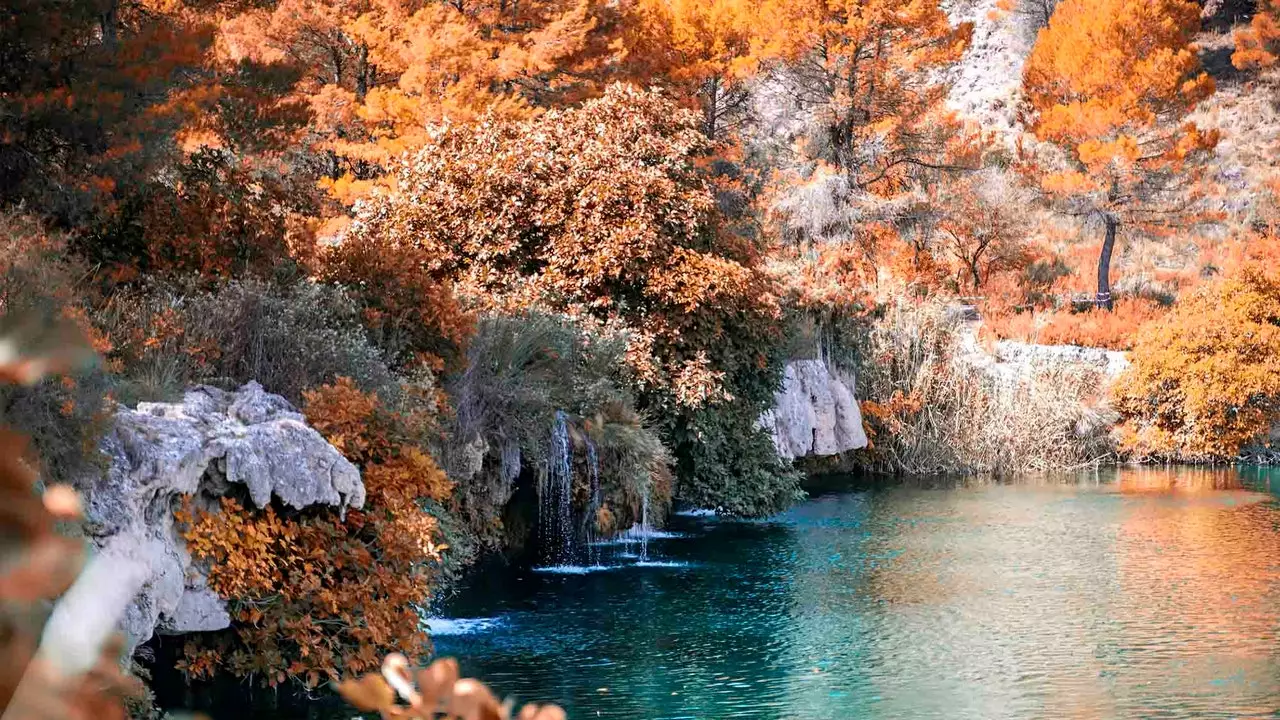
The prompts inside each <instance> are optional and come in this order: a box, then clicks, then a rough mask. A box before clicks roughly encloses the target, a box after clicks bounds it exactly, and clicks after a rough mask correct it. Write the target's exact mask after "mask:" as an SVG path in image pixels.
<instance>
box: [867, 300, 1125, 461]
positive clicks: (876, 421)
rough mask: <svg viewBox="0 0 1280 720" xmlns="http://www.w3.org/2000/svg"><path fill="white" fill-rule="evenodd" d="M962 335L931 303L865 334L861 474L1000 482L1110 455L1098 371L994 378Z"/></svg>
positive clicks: (900, 309)
mask: <svg viewBox="0 0 1280 720" xmlns="http://www.w3.org/2000/svg"><path fill="white" fill-rule="evenodd" d="M964 333H965V330H964V329H963V328H961V327H960V321H958V320H954V319H949V318H948V316H947V314H946V313H945V311H944V309H943V308H942V307H940V306H937V305H924V306H903V305H899V306H895V307H892V308H890V309H888V311H887V312H886V314H885V316H884V317H883V318H881V319H880V320H878V321H877V323H876V324H875V326H874V327H873V328H872V330H871V331H870V333H869V336H868V338H867V342H868V343H869V345H868V347H869V350H870V352H868V353H866V354H865V356H864V357H865V358H866V362H864V365H863V367H862V368H861V369H860V372H859V373H858V379H859V388H858V390H859V396H860V397H863V398H866V399H867V400H866V402H864V414H865V416H866V417H867V420H868V423H869V425H870V426H871V427H870V429H871V431H872V433H871V434H872V442H873V447H872V449H871V450H870V451H869V452H867V453H866V454H865V456H864V457H863V458H862V462H863V464H864V465H865V466H866V467H867V468H868V469H871V470H875V471H883V472H894V473H905V474H939V473H960V474H990V475H996V476H1004V475H1010V474H1014V473H1025V472H1044V471H1051V470H1061V469H1065V468H1070V467H1077V466H1080V465H1083V464H1088V463H1092V462H1096V461H1099V460H1102V459H1106V458H1109V457H1110V456H1111V448H1110V443H1109V441H1108V433H1109V426H1110V418H1109V417H1108V416H1107V411H1106V410H1103V409H1099V408H1101V407H1102V403H1101V402H1100V398H1101V396H1102V383H1103V378H1102V376H1101V374H1100V373H1099V372H1098V371H1096V370H1092V369H1084V368H1079V367H1074V366H1064V367H1045V368H1031V367H1027V368H1008V369H1004V370H1002V371H1000V372H995V371H993V370H992V369H991V367H990V366H989V365H986V364H984V363H983V362H982V361H981V359H980V358H978V357H976V356H974V355H972V354H971V353H969V352H966V351H964V349H963V348H962V347H961V346H960V343H959V339H960V338H961V337H963V336H964ZM1005 370H1007V371H1005Z"/></svg>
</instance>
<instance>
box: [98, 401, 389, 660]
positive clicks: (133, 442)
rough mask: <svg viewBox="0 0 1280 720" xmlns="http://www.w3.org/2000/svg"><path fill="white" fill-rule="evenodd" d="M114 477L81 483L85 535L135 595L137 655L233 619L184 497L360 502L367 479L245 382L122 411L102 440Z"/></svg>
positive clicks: (132, 618)
mask: <svg viewBox="0 0 1280 720" xmlns="http://www.w3.org/2000/svg"><path fill="white" fill-rule="evenodd" d="M101 451H102V453H103V454H104V455H105V459H106V462H107V468H106V470H105V471H104V472H102V473H100V474H94V475H92V476H89V477H85V478H82V479H80V481H79V482H78V483H77V485H78V487H79V489H80V491H81V494H82V495H83V497H84V503H85V516H86V520H87V522H86V526H85V527H86V535H88V537H89V539H90V541H91V542H92V544H93V546H94V547H95V549H96V554H97V555H98V557H99V558H100V559H101V561H102V562H105V563H108V564H109V565H110V566H111V567H113V568H115V569H116V570H117V572H116V573H114V575H115V576H116V577H117V578H118V579H119V582H121V583H129V584H131V585H132V586H133V587H132V588H131V589H130V591H131V592H132V596H133V600H132V602H130V603H129V605H128V607H127V608H126V610H125V612H124V618H123V620H122V621H121V623H120V626H121V629H122V630H123V631H124V632H125V634H126V635H127V637H128V639H129V642H130V647H131V648H132V647H136V645H138V644H140V643H143V642H146V641H147V640H148V639H150V638H151V636H152V634H153V633H155V632H162V633H186V632H198V631H209V630H219V629H222V628H225V627H227V626H228V625H229V624H230V622H231V618H230V616H229V614H228V613H227V608H226V605H225V603H224V602H223V601H222V599H221V598H219V597H218V596H217V595H216V594H215V593H213V591H212V590H210V589H209V588H208V587H207V585H206V578H205V575H204V572H203V570H202V569H201V568H200V567H199V566H198V565H196V564H193V563H192V560H191V556H190V555H189V554H188V553H187V550H186V547H185V545H184V543H183V541H182V539H181V537H179V535H178V532H177V530H176V528H175V527H174V524H175V521H174V516H173V512H174V510H175V509H176V508H177V507H178V506H179V504H180V502H181V499H182V498H183V497H191V498H193V501H194V502H195V503H196V505H197V507H202V508H212V507H215V506H216V504H217V499H218V498H219V497H221V496H222V495H224V494H226V493H227V492H228V491H230V490H231V489H233V488H234V487H235V486H237V485H239V486H243V488H244V491H245V494H247V495H248V497H249V499H250V501H251V502H252V503H253V504H254V505H256V506H257V507H260V508H261V507H266V506H267V505H268V504H269V503H270V502H271V501H272V499H273V498H274V499H275V500H278V501H279V502H280V503H282V504H284V505H286V506H288V507H291V508H295V509H302V508H305V507H309V506H312V505H328V506H332V507H334V508H336V509H338V510H339V511H343V512H344V511H345V510H346V509H347V508H348V507H356V508H358V507H361V506H362V505H363V504H364V492H365V491H364V484H363V483H362V482H361V480H360V473H359V471H358V470H357V469H356V468H355V466H354V465H352V464H351V463H350V462H348V461H347V460H346V458H344V457H343V456H342V454H341V453H340V452H338V450H337V449H336V448H334V447H333V446H332V445H330V444H329V443H328V442H327V441H325V439H324V438H323V437H322V436H321V435H320V433H318V432H316V430H315V429H314V428H312V427H310V426H309V425H307V423H306V421H305V420H304V419H303V417H302V415H301V414H299V413H298V412H297V410H295V409H294V408H293V406H291V405H290V404H289V403H288V401H286V400H285V399H284V398H282V397H280V396H279V395H273V394H270V393H267V392H265V391H264V390H263V389H262V386H261V385H259V384H257V383H253V382H251V383H249V384H247V385H245V386H243V387H241V388H240V389H239V390H236V391H235V392H228V391H224V390H220V389H218V388H213V387H207V386H198V387H195V388H192V389H191V390H189V391H187V393H186V394H185V396H184V397H183V399H182V402H178V403H139V404H138V407H137V408H136V409H129V408H121V409H120V410H119V411H118V412H117V413H116V415H115V417H114V420H113V423H112V427H111V429H110V430H109V432H108V433H107V434H106V436H105V437H104V438H103V440H102V444H101Z"/></svg>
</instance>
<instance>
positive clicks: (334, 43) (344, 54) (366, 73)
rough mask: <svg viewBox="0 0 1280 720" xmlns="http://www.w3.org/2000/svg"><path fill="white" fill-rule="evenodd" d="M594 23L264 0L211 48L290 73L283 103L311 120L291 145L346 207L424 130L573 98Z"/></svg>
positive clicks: (390, 2) (532, 9)
mask: <svg viewBox="0 0 1280 720" xmlns="http://www.w3.org/2000/svg"><path fill="white" fill-rule="evenodd" d="M602 14H604V15H606V16H607V15H608V14H609V11H608V9H607V8H605V7H603V6H599V5H597V4H595V3H593V2H591V1H590V0H536V1H534V2H526V3H506V2H502V3H491V2H475V3H464V2H456V3H422V2H416V1H414V0H320V1H319V2H315V1H313V0H275V1H274V2H269V3H264V4H261V5H259V6H255V7H252V8H251V9H249V10H247V11H245V12H242V13H239V14H235V15H232V16H230V17H228V18H226V19H225V21H224V22H223V23H222V25H221V28H220V32H219V38H218V48H219V52H220V53H221V54H222V55H223V56H224V57H225V58H227V59H229V60H233V61H239V60H252V61H257V62H275V63H283V64H287V65H290V66H293V67H296V68H297V69H298V70H300V71H301V72H302V79H301V81H300V82H299V83H298V84H297V85H296V86H295V88H294V93H295V97H297V98H298V99H300V100H302V101H304V102H306V103H308V104H309V105H310V107H311V108H312V111H313V113H314V116H315V119H316V122H314V123H313V124H312V125H311V126H310V127H309V128H308V129H307V131H306V132H305V133H304V134H303V138H302V142H303V143H304V145H305V147H307V148H308V150H309V151H310V153H311V154H312V155H314V156H315V157H317V158H320V159H323V161H324V162H325V164H326V165H327V167H325V168H324V171H323V173H324V175H323V180H324V184H325V186H326V187H327V188H328V189H329V190H330V192H331V193H332V194H333V195H334V197H336V198H337V199H338V200H339V201H341V202H343V203H344V204H350V203H352V202H353V201H354V200H356V199H358V198H359V197H361V196H363V195H365V194H367V193H368V192H369V190H370V189H371V188H372V187H373V186H374V184H376V183H375V181H377V180H378V178H379V177H380V176H381V175H382V170H383V169H384V168H385V167H386V166H387V165H388V163H389V162H390V161H391V160H392V159H394V158H396V157H398V156H399V155H401V154H402V153H404V152H406V151H410V150H413V149H414V148H416V147H417V146H419V145H421V144H423V143H425V142H427V141H428V138H427V134H428V128H429V127H430V126H431V125H433V124H435V123H438V122H440V121H442V120H445V119H453V120H469V119H472V118H474V117H476V116H477V115H479V114H481V113H483V112H486V111H488V112H491V113H493V114H495V115H498V116H503V117H524V116H528V115H529V114H531V113H532V112H533V108H534V106H535V105H538V104H545V103H547V101H549V100H551V99H553V98H560V99H566V98H567V99H573V98H575V97H579V96H580V93H581V92H582V91H583V90H584V89H585V88H589V87H590V85H591V83H590V82H589V81H586V80H587V78H589V77H590V76H591V75H592V74H593V73H594V72H595V71H596V70H597V69H598V67H599V62H600V58H602V57H605V56H608V55H609V50H608V48H607V45H606V44H605V43H604V42H603V40H602V38H600V37H598V35H599V33H597V32H596V30H597V27H598V26H599V25H600V22H601V20H600V16H601V15H602Z"/></svg>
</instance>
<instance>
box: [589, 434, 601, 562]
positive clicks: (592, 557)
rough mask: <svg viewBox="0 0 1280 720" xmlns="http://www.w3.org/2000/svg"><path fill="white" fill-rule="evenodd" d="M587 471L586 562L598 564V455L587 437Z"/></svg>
mask: <svg viewBox="0 0 1280 720" xmlns="http://www.w3.org/2000/svg"><path fill="white" fill-rule="evenodd" d="M587 472H588V473H589V474H590V478H591V497H590V499H589V501H588V503H587V517H586V538H587V555H588V558H587V562H588V563H589V564H591V565H598V564H600V558H599V554H600V550H599V547H598V546H597V544H596V540H597V538H596V520H597V518H598V516H599V514H600V457H599V456H598V455H597V454H596V444H595V443H593V442H591V438H590V437H588V438H587Z"/></svg>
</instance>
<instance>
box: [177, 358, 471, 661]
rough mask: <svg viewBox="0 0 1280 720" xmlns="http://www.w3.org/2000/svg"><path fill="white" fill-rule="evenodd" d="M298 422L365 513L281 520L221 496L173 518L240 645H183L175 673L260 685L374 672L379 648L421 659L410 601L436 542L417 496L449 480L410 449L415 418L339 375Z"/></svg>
mask: <svg viewBox="0 0 1280 720" xmlns="http://www.w3.org/2000/svg"><path fill="white" fill-rule="evenodd" d="M305 411H306V414H307V417H308V419H309V421H310V422H311V423H312V424H313V425H314V426H315V427H316V428H317V429H318V430H320V431H321V432H322V433H323V434H324V435H325V436H326V438H327V439H328V440H329V441H330V442H331V443H332V444H333V445H334V446H335V447H338V448H339V449H340V450H342V452H343V453H344V454H345V455H346V456H347V457H348V458H349V459H351V460H352V461H353V462H355V463H357V464H358V465H360V466H361V468H362V470H363V475H364V482H365V488H366V492H367V496H366V501H365V507H364V508H362V509H359V510H354V509H353V510H348V511H347V513H346V516H345V517H336V516H334V515H332V514H329V513H321V514H318V515H317V514H314V513H306V514H303V515H301V516H296V517H295V516H289V517H285V516H282V515H281V514H279V513H277V512H276V510H275V509H273V508H271V507H268V508H266V509H264V510H263V511H261V512H252V511H248V510H246V509H245V508H244V507H242V506H241V505H240V504H239V503H237V502H236V501H235V500H233V499H229V498H224V499H223V500H222V504H221V507H220V508H219V509H217V510H214V511H206V510H199V509H194V508H192V507H190V506H188V507H186V508H184V509H182V510H180V511H179V512H178V513H177V515H178V518H179V520H180V521H181V522H182V523H183V526H184V530H183V537H184V538H185V539H186V541H187V546H188V548H189V549H190V551H191V553H192V556H193V557H195V558H197V559H198V560H200V561H202V562H205V563H208V565H209V586H210V588H212V589H213V590H214V591H215V592H217V593H218V594H219V595H221V596H222V597H224V598H227V599H228V600H229V601H230V604H231V607H232V608H233V611H234V613H235V619H236V620H237V623H238V624H237V626H236V638H237V640H238V642H237V643H236V644H235V645H231V644H229V643H227V642H225V641H224V642H221V643H218V642H215V643H214V644H212V645H206V646H203V647H201V646H197V645H194V644H192V645H190V646H189V648H188V658H187V661H186V663H185V664H184V670H185V671H186V672H187V673H188V674H190V675H193V676H205V675H209V674H211V673H212V672H213V671H214V670H215V669H217V668H219V667H223V668H226V669H228V670H230V671H231V672H233V673H235V674H237V675H242V676H249V675H256V676H259V677H261V678H262V679H263V681H264V682H266V683H267V684H270V685H275V684H278V683H281V682H284V681H285V680H286V679H290V678H292V679H295V680H299V681H301V682H303V683H305V684H306V685H308V686H315V685H316V684H317V683H319V682H320V680H321V678H325V677H327V678H330V679H334V680H336V679H337V678H339V677H340V676H341V675H343V674H347V673H362V672H367V671H370V670H373V669H375V668H376V667H377V666H378V662H379V658H380V657H381V655H382V654H384V653H386V652H389V651H391V650H403V651H406V652H409V653H410V654H412V655H415V656H423V655H425V654H426V653H427V652H428V651H429V647H430V646H429V640H428V637H427V634H426V632H425V631H424V630H423V628H422V624H421V618H420V617H419V615H418V611H417V609H416V604H417V603H420V602H422V601H423V600H424V599H425V598H427V597H429V595H430V591H431V581H432V577H433V575H434V567H435V564H436V562H437V561H438V560H439V558H440V553H441V552H442V551H444V550H445V549H446V548H445V546H444V545H442V544H440V543H439V532H438V527H437V524H436V520H435V518H434V517H432V516H431V515H430V514H429V513H428V512H426V511H425V510H424V509H423V505H422V503H423V502H425V501H435V502H441V501H444V500H447V499H448V498H449V496H450V494H451V492H452V483H451V482H450V481H449V479H448V478H447V477H446V476H445V474H444V472H443V471H441V470H440V468H439V467H438V466H437V465H436V464H435V461H434V460H433V459H432V458H431V456H430V455H428V454H427V453H426V452H425V451H424V450H423V449H422V447H421V443H422V442H423V441H424V438H425V437H426V436H427V435H428V434H429V433H430V432H431V430H432V428H433V423H432V420H431V417H430V416H429V414H428V413H427V412H426V411H393V410H391V409H389V408H388V407H387V406H386V405H385V404H384V403H383V401H382V400H381V399H380V398H378V396H376V395H372V394H368V393H364V392H361V391H360V390H359V389H358V388H356V387H355V385H354V384H353V383H352V382H351V381H350V380H348V379H345V378H344V379H340V380H338V381H337V382H336V383H335V384H333V385H326V386H323V387H321V388H319V389H317V390H314V391H310V392H307V393H306V408H305Z"/></svg>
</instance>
